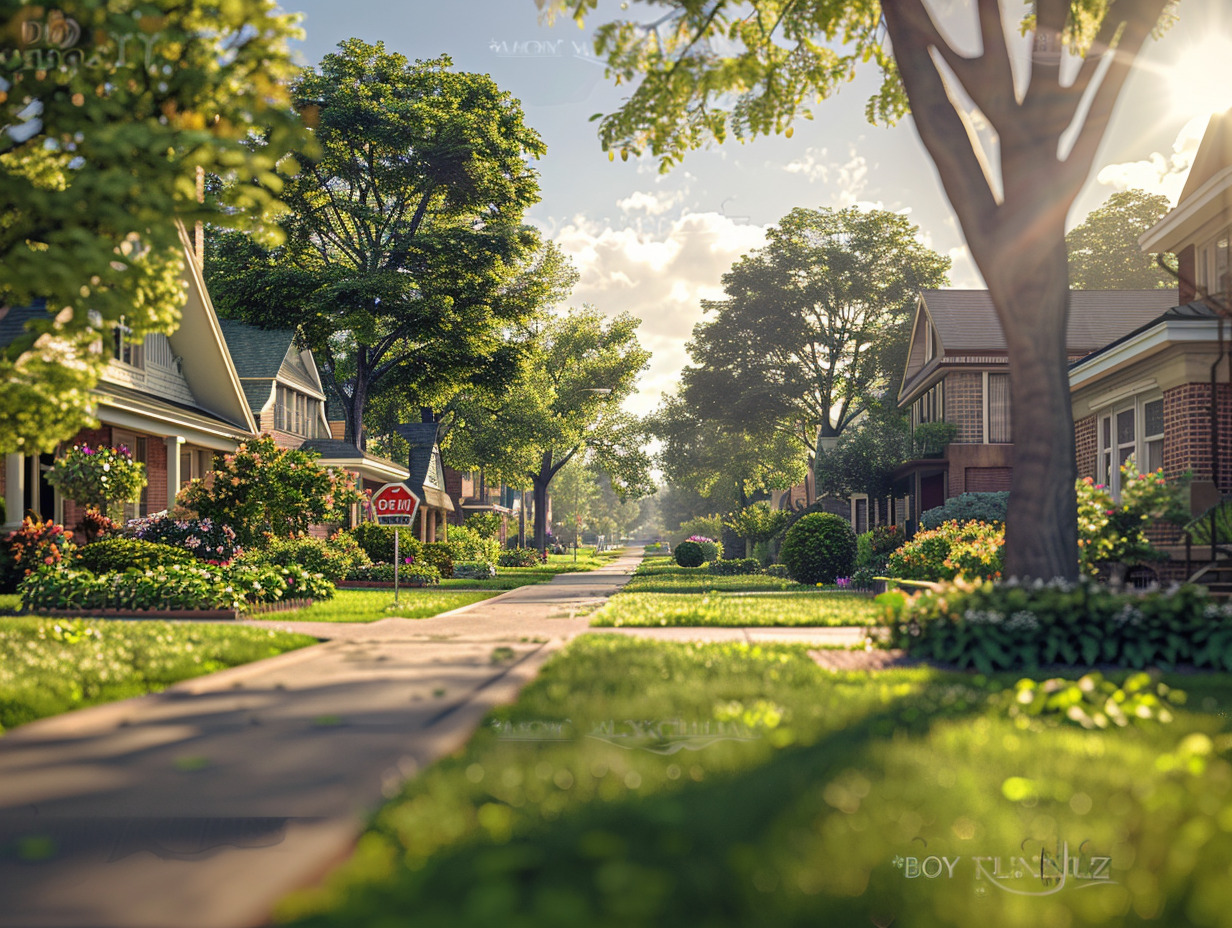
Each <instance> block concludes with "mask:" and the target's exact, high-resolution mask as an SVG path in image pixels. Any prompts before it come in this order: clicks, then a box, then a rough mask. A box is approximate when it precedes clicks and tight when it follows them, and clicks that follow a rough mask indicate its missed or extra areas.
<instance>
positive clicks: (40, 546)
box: [0, 516, 76, 593]
mask: <svg viewBox="0 0 1232 928" xmlns="http://www.w3.org/2000/svg"><path fill="white" fill-rule="evenodd" d="M75 549H76V545H74V544H73V540H72V538H70V537H69V535H68V533H67V532H66V531H64V526H63V525H56V524H55V523H54V522H52V521H51V520H50V519H48V520H47V521H46V522H40V521H38V520H37V519H32V518H30V517H29V516H27V517H26V518H25V519H24V520H23V521H22V523H21V528H19V529H18V530H17V531H15V532H10V533H9V535H8V537H6V538H5V539H4V543H3V544H0V590H2V591H3V592H6V593H11V592H13V590H15V589H16V587H17V583H18V582H19V581H20V580H21V578H22V577H25V576H27V575H28V574H30V573H31V572H32V571H35V570H37V569H38V568H40V567H42V566H44V565H47V566H51V567H54V566H57V565H59V564H61V562H65V561H69V560H72V557H73V552H74V550H75Z"/></svg>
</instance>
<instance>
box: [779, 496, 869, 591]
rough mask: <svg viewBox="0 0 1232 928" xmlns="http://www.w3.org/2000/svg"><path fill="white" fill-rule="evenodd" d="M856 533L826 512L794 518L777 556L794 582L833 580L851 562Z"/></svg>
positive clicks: (846, 573)
mask: <svg viewBox="0 0 1232 928" xmlns="http://www.w3.org/2000/svg"><path fill="white" fill-rule="evenodd" d="M855 558H856V534H855V532H853V531H852V530H851V524H850V523H849V522H848V521H847V520H846V519H843V518H840V517H839V516H836V515H834V514H833V513H829V512H813V513H809V514H808V515H806V516H804V517H803V518H800V519H797V520H796V521H795V523H794V524H793V525H792V526H791V528H789V529H788V530H787V535H786V536H785V537H784V538H783V547H782V549H781V550H780V551H779V559H780V560H781V561H782V562H783V563H784V564H785V565H786V566H787V571H788V573H789V574H790V575H791V578H792V579H793V580H795V581H796V582H797V583H808V584H815V583H833V582H834V581H835V580H836V579H837V578H838V577H847V576H849V575H850V574H851V568H852V567H853V566H854V565H855Z"/></svg>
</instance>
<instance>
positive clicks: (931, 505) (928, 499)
mask: <svg viewBox="0 0 1232 928" xmlns="http://www.w3.org/2000/svg"><path fill="white" fill-rule="evenodd" d="M944 505H945V474H933V475H932V476H931V477H921V478H920V512H921V513H925V512H928V510H930V509H936V508H937V507H938V506H944Z"/></svg>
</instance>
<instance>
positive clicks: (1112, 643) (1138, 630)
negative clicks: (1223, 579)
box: [877, 579, 1232, 673]
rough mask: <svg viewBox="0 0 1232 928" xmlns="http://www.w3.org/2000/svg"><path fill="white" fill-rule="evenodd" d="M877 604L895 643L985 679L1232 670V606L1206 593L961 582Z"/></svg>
mask: <svg viewBox="0 0 1232 928" xmlns="http://www.w3.org/2000/svg"><path fill="white" fill-rule="evenodd" d="M877 601H878V603H880V604H881V605H882V607H883V609H884V610H885V615H886V618H887V619H888V620H889V625H890V640H891V643H892V644H893V646H895V647H901V648H905V649H906V650H907V651H908V652H909V653H911V654H913V655H915V656H917V657H923V658H928V659H931V660H937V661H944V662H947V663H953V664H957V665H958V666H959V667H972V668H975V669H976V670H979V671H980V672H981V673H991V672H993V671H997V670H1011V669H1018V668H1024V667H1025V668H1034V667H1039V666H1042V665H1049V664H1062V665H1070V666H1086V667H1089V666H1091V665H1093V664H1096V663H1110V664H1116V665H1117V666H1120V667H1133V668H1145V667H1151V666H1156V665H1158V666H1162V667H1165V668H1167V667H1172V666H1175V665H1176V664H1181V663H1185V664H1193V665H1195V666H1197V667H1202V668H1212V669H1215V670H1219V671H1228V670H1232V605H1223V606H1216V605H1214V604H1213V603H1212V602H1211V600H1210V598H1209V597H1208V595H1207V593H1206V591H1205V590H1203V589H1202V588H1200V587H1197V586H1178V587H1174V588H1172V589H1169V590H1166V591H1158V590H1157V591H1154V592H1150V593H1147V594H1145V595H1139V594H1134V593H1116V592H1113V591H1112V590H1110V589H1109V588H1108V587H1106V586H1101V585H1100V584H1098V583H1095V582H1094V581H1092V580H1089V579H1084V580H1082V581H1080V582H1078V583H1069V582H1067V581H1064V580H1054V581H1051V582H1049V583H1045V582H1043V581H1034V582H1032V583H1030V584H1024V583H1018V582H1016V581H1014V580H1009V581H1007V582H1004V583H993V582H991V581H988V580H984V581H976V582H967V581H954V582H953V583H948V584H943V585H942V587H941V588H940V589H939V590H935V591H927V592H922V593H917V594H915V595H911V596H908V595H907V594H905V593H903V592H901V591H897V590H896V591H893V592H889V593H883V594H882V595H881V596H879V597H878V598H877Z"/></svg>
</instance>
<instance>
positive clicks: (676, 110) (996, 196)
mask: <svg viewBox="0 0 1232 928" xmlns="http://www.w3.org/2000/svg"><path fill="white" fill-rule="evenodd" d="M597 6H598V0H568V2H566V0H552V2H551V3H550V4H549V9H554V10H556V11H563V10H568V11H569V12H570V13H571V14H572V15H573V16H575V17H576V18H578V19H579V20H580V19H582V18H583V17H585V16H586V15H587V14H588V13H589V12H591V11H593V10H594V9H596V7H597ZM651 6H653V7H654V10H655V14H654V15H655V18H656V22H655V23H653V24H650V25H647V24H643V23H639V22H635V21H632V20H628V19H620V20H617V21H614V22H609V23H605V24H603V25H602V26H600V28H599V30H598V32H597V33H596V51H597V53H598V54H599V55H600V57H601V58H602V59H603V60H605V61H606V63H607V65H608V68H609V71H610V73H611V74H612V75H613V76H614V77H615V78H616V79H617V80H619V81H621V82H624V83H629V84H633V83H634V82H635V81H637V80H638V78H641V80H640V81H639V82H637V84H636V86H635V87H634V88H633V91H632V93H631V94H630V95H629V96H628V97H627V98H626V100H625V102H624V104H623V105H622V106H621V107H620V109H619V110H618V111H616V112H614V113H609V114H607V115H606V116H604V117H602V121H601V122H600V125H599V135H600V139H601V141H602V144H603V146H604V147H605V148H607V149H609V150H613V151H614V150H620V151H622V153H624V154H628V153H633V154H640V153H641V152H643V151H646V150H649V151H650V152H651V153H652V154H654V155H656V156H657V157H658V158H659V161H660V164H661V166H662V167H663V168H664V169H667V168H669V167H670V166H671V165H672V164H674V163H675V162H677V161H678V160H680V159H681V158H682V157H683V156H684V154H685V152H686V151H688V150H689V149H692V148H696V147H698V146H700V145H703V144H706V143H709V142H713V141H718V142H721V141H723V140H724V139H725V138H726V137H727V135H728V134H729V133H730V134H733V135H735V136H736V137H737V138H740V139H749V138H752V137H754V136H756V135H759V134H768V133H770V132H784V133H787V132H790V129H791V123H792V121H793V120H794V119H795V118H797V117H800V116H808V115H809V106H810V103H811V102H812V101H813V100H815V99H818V98H824V97H827V96H830V95H832V94H833V93H835V92H836V91H837V90H838V89H839V87H840V86H841V85H842V84H843V83H844V82H846V81H849V80H851V79H852V78H853V77H854V75H855V73H856V70H857V69H858V68H859V67H860V66H861V65H862V64H864V63H871V64H872V65H875V66H877V67H878V68H879V69H880V70H881V74H882V78H883V80H882V83H881V86H880V89H879V90H878V92H877V93H876V94H875V95H874V96H873V97H872V99H871V100H870V101H869V104H868V107H867V111H868V114H869V116H870V118H873V119H879V120H883V121H887V122H892V121H894V120H895V119H898V118H900V117H901V116H903V115H904V114H906V112H907V111H908V109H910V111H911V112H912V114H913V123H914V126H915V128H916V131H917V132H918V133H919V136H920V140H921V142H923V144H924V148H925V149H926V150H927V151H928V153H929V156H930V157H931V159H932V161H933V164H934V166H935V167H936V169H937V173H938V175H939V177H940V180H941V183H942V186H943V187H944V189H945V191H946V194H947V196H948V197H949V200H950V203H951V204H952V205H953V208H954V212H955V214H956V216H957V218H958V221H959V224H960V225H961V227H962V229H963V232H964V233H965V236H966V239H967V246H968V248H969V249H970V251H971V255H972V257H973V258H974V260H975V263H976V265H977V266H978V267H979V269H980V272H981V273H982V274H983V277H984V280H985V281H986V282H987V284H988V289H989V293H990V295H991V297H992V302H993V306H994V307H995V308H996V312H997V317H998V319H999V320H1000V322H1001V328H1002V330H1003V331H1004V333H1005V340H1006V345H1007V347H1008V351H1009V358H1010V368H1011V370H1012V371H1013V377H1012V379H1011V383H1010V396H1011V401H1012V403H1013V407H1014V428H1015V431H1016V434H1018V435H1019V436H1020V438H1019V440H1018V441H1016V442H1015V443H1014V461H1013V467H1014V488H1013V495H1012V497H1011V500H1010V512H1009V517H1008V518H1009V521H1008V529H1007V536H1006V557H1007V561H1006V571H1007V573H1008V574H1010V575H1014V576H1019V577H1040V578H1045V579H1050V578H1053V577H1064V578H1067V579H1077V576H1078V533H1077V509H1076V502H1075V498H1074V493H1073V486H1074V480H1075V477H1076V476H1077V470H1076V464H1075V459H1074V430H1073V418H1072V415H1071V410H1070V397H1069V379H1068V376H1067V363H1068V360H1067V356H1066V351H1065V335H1066V326H1067V321H1068V316H1069V269H1068V265H1067V259H1066V248H1065V217H1066V216H1067V214H1068V213H1069V210H1070V207H1071V206H1072V205H1073V203H1074V199H1075V198H1076V197H1077V195H1078V193H1079V191H1080V190H1081V189H1082V186H1083V184H1084V183H1085V182H1086V179H1087V177H1088V176H1089V175H1090V172H1091V166H1092V163H1093V161H1094V158H1095V154H1096V152H1097V151H1098V149H1099V146H1100V142H1101V141H1102V140H1103V138H1104V133H1105V131H1106V129H1107V127H1108V123H1109V120H1110V119H1111V116H1112V111H1113V108H1114V107H1115V104H1116V101H1117V97H1118V96H1119V95H1120V92H1121V88H1122V87H1123V86H1124V84H1125V80H1126V78H1128V76H1129V74H1130V72H1131V70H1132V69H1133V66H1134V63H1135V60H1136V58H1137V56H1138V53H1139V51H1140V50H1141V48H1142V46H1143V44H1144V43H1145V42H1146V40H1147V39H1148V38H1149V37H1150V36H1151V35H1152V33H1154V32H1156V31H1158V30H1159V29H1160V28H1161V27H1163V26H1165V25H1166V24H1167V22H1168V15H1169V11H1170V7H1171V4H1170V3H1169V0H1070V2H1063V0H1038V2H1036V3H1034V4H1031V5H1029V7H1028V11H1029V15H1028V16H1027V18H1026V20H1025V21H1024V22H1023V26H1024V28H1025V29H1026V30H1028V31H1029V32H1030V33H1031V37H1032V49H1033V51H1032V55H1031V60H1030V62H1029V67H1028V68H1027V69H1026V70H1025V72H1024V73H1023V74H1022V75H1021V86H1019V87H1016V86H1015V74H1014V71H1015V68H1014V66H1013V65H1012V64H1011V59H1012V57H1013V55H1012V53H1011V44H1010V43H1011V39H1010V37H1009V35H1008V34H1007V25H1012V24H1007V23H1006V22H1005V21H1004V19H1003V17H1002V13H1001V4H1000V3H999V2H998V0H978V2H976V3H974V4H971V5H970V7H971V9H972V15H973V16H974V17H975V18H976V20H977V25H978V32H979V35H980V38H981V43H980V44H981V50H980V52H979V53H978V54H973V55H966V54H962V53H960V52H959V51H957V50H956V49H955V48H954V46H953V45H952V44H951V43H950V41H949V40H948V39H947V38H946V36H945V35H944V34H943V33H942V31H941V29H940V28H939V27H938V26H937V24H936V22H935V21H934V19H933V17H932V15H931V14H930V13H929V10H928V7H927V6H926V4H925V2H924V0H895V2H893V3H885V4H880V3H878V2H876V0H843V2H832V3H792V4H787V3H784V2H783V0H711V2H708V3H699V2H695V0H663V2H658V0H656V2H654V3H653V4H652V3H651V2H650V0H632V2H630V3H628V4H625V6H624V8H625V9H632V8H634V7H639V8H642V9H645V8H648V7H651ZM664 7H666V8H667V11H666V13H663V8H664ZM886 38H888V39H889V42H886V41H885V39H886ZM840 41H841V44H840ZM720 43H721V44H720ZM1069 54H1073V55H1075V56H1077V57H1078V59H1079V60H1078V61H1077V62H1076V64H1077V67H1076V68H1074V69H1073V72H1072V73H1070V72H1069V69H1064V70H1066V72H1067V73H1066V74H1065V79H1064V80H1063V79H1062V71H1063V68H1062V63H1063V60H1062V59H1063V58H1064V57H1065V56H1066V55H1069ZM967 101H970V105H971V107H972V108H973V109H974V110H978V111H979V113H981V114H982V116H983V119H984V120H985V121H986V122H987V123H988V125H989V126H990V127H991V129H992V131H993V132H995V133H996V136H997V142H998V144H997V149H996V155H997V157H998V158H999V161H1000V164H999V168H1000V170H999V171H998V172H996V173H994V172H993V171H992V170H991V169H990V167H989V158H988V157H987V153H986V152H985V151H984V148H983V145H982V144H981V142H980V141H979V136H978V133H976V132H975V131H974V130H972V129H971V119H970V117H969V114H968V112H967V106H968V104H967ZM1063 138H1064V140H1065V143H1066V144H1065V145H1062V144H1061V143H1062V139H1063Z"/></svg>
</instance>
